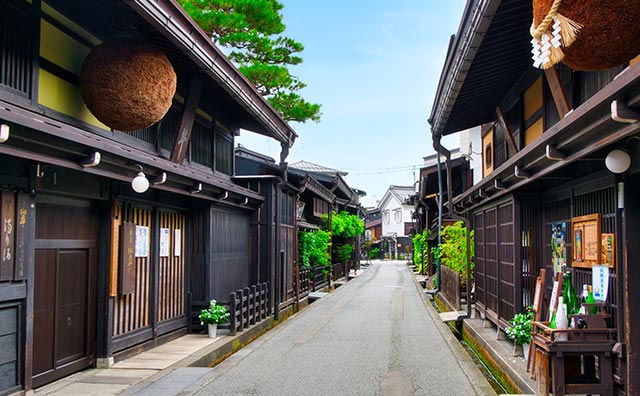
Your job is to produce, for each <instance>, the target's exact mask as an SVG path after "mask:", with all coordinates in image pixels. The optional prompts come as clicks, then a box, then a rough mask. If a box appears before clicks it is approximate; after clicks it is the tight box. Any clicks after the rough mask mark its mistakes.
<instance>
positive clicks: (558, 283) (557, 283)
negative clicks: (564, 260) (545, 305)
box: [549, 272, 564, 322]
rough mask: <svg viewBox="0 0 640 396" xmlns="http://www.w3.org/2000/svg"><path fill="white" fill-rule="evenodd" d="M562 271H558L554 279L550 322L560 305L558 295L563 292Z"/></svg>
mask: <svg viewBox="0 0 640 396" xmlns="http://www.w3.org/2000/svg"><path fill="white" fill-rule="evenodd" d="M563 280H564V278H563V274H562V272H556V274H555V279H554V281H553V289H551V299H550V300H549V322H551V319H552V318H553V311H554V310H555V309H556V308H557V307H558V297H560V295H561V294H562V282H563Z"/></svg>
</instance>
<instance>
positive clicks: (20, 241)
mask: <svg viewBox="0 0 640 396" xmlns="http://www.w3.org/2000/svg"><path fill="white" fill-rule="evenodd" d="M16 203H17V205H16V224H15V228H16V236H15V240H16V244H15V254H14V256H15V270H14V274H13V280H16V281H17V280H24V279H27V274H26V267H27V266H26V264H25V262H26V260H27V254H28V253H27V252H28V251H29V247H28V245H29V226H28V218H29V215H30V212H31V210H33V209H32V208H31V200H30V199H29V195H28V194H25V193H19V194H18V199H17V202H16Z"/></svg>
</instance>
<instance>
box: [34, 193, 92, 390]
mask: <svg viewBox="0 0 640 396" xmlns="http://www.w3.org/2000/svg"><path fill="white" fill-rule="evenodd" d="M97 247H98V212H97V209H96V207H95V205H93V204H92V203H91V202H90V201H84V200H70V199H59V198H56V199H39V202H38V203H37V206H36V240H35V274H34V286H33V287H34V329H33V386H34V387H38V386H41V385H44V384H46V383H49V382H52V381H54V380H57V379H59V378H62V377H65V376H67V375H69V374H72V373H74V372H77V371H80V370H82V369H84V368H87V367H90V366H92V365H93V363H94V362H95V329H96V324H95V321H96V311H95V310H96V268H97Z"/></svg>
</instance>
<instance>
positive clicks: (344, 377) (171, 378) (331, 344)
mask: <svg viewBox="0 0 640 396" xmlns="http://www.w3.org/2000/svg"><path fill="white" fill-rule="evenodd" d="M233 338H234V337H230V336H223V337H219V338H218V339H215V340H210V339H208V338H206V336H204V335H189V336H185V337H182V338H180V339H177V340H174V341H172V342H170V343H167V344H165V345H163V346H160V347H157V348H155V349H153V350H151V351H148V352H144V353H142V354H139V355H137V356H134V357H132V358H129V359H126V360H124V361H122V362H119V363H117V364H116V365H114V366H113V367H111V368H109V369H91V370H86V371H84V372H81V373H77V374H75V375H72V376H69V377H67V378H65V379H63V380H61V381H58V382H55V383H53V384H50V385H47V386H45V387H42V388H39V389H37V390H36V391H35V394H36V395H117V394H120V395H153V396H163V395H178V394H180V395H192V394H197V395H279V396H280V395H281V396H286V395H296V396H297V395H304V394H309V395H382V396H385V395H398V396H403V395H495V392H494V391H493V390H492V389H491V387H490V385H489V384H488V383H487V381H486V380H485V378H484V377H483V376H482V374H481V373H480V371H479V370H478V368H477V367H476V366H475V364H474V363H473V361H472V360H471V358H470V357H469V356H468V355H467V353H466V352H465V351H464V349H463V348H462V347H461V346H460V344H459V343H458V341H457V340H456V339H455V338H454V336H453V335H452V334H451V332H450V331H449V329H448V328H447V327H446V326H445V325H444V324H443V323H441V322H440V320H439V319H438V316H437V313H436V312H435V310H434V309H433V307H431V305H430V304H429V303H427V301H426V297H425V296H424V294H423V293H422V291H421V289H420V288H419V287H418V286H417V283H416V281H415V280H414V278H413V275H412V274H411V272H410V271H409V269H408V267H407V266H406V265H405V264H404V261H382V262H381V261H377V262H374V265H372V266H371V267H370V268H369V269H367V270H366V271H364V272H363V273H362V274H361V275H360V276H359V277H357V278H355V279H354V280H352V281H350V282H349V283H347V284H346V285H345V286H342V287H340V288H338V289H336V290H335V291H334V292H332V293H331V294H329V295H326V296H324V297H323V298H321V299H320V300H318V301H317V302H315V303H313V305H311V306H310V307H308V308H306V309H304V310H302V311H301V312H299V313H297V314H295V315H294V316H293V317H292V318H291V319H289V320H287V321H285V322H283V323H282V324H281V325H279V326H278V327H276V328H275V329H273V330H271V331H269V332H268V333H266V334H265V335H263V336H261V337H260V338H258V339H257V340H255V341H253V342H252V343H250V344H249V345H247V346H245V347H244V348H242V349H240V350H239V351H238V352H236V353H235V354H233V355H232V356H230V357H229V358H227V359H226V360H224V361H223V362H222V363H220V364H218V365H217V366H215V367H214V368H208V367H193V366H194V365H198V364H202V362H203V361H206V359H204V360H203V359H202V358H201V357H202V356H205V355H206V354H210V353H213V352H214V351H215V350H216V349H224V348H225V347H227V346H228V345H229V344H233V343H235V342H237V341H235V340H233Z"/></svg>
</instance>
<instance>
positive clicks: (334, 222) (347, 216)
mask: <svg viewBox="0 0 640 396" xmlns="http://www.w3.org/2000/svg"><path fill="white" fill-rule="evenodd" d="M328 218H329V217H328V216H327V215H323V219H324V221H325V223H326V222H328ZM363 232H364V222H363V221H362V220H361V219H360V218H359V217H358V216H356V215H352V214H351V213H349V212H346V211H342V212H340V213H336V212H333V215H332V216H331V233H332V234H333V235H334V236H337V237H341V238H353V237H355V236H357V235H361V234H362V233H363Z"/></svg>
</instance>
